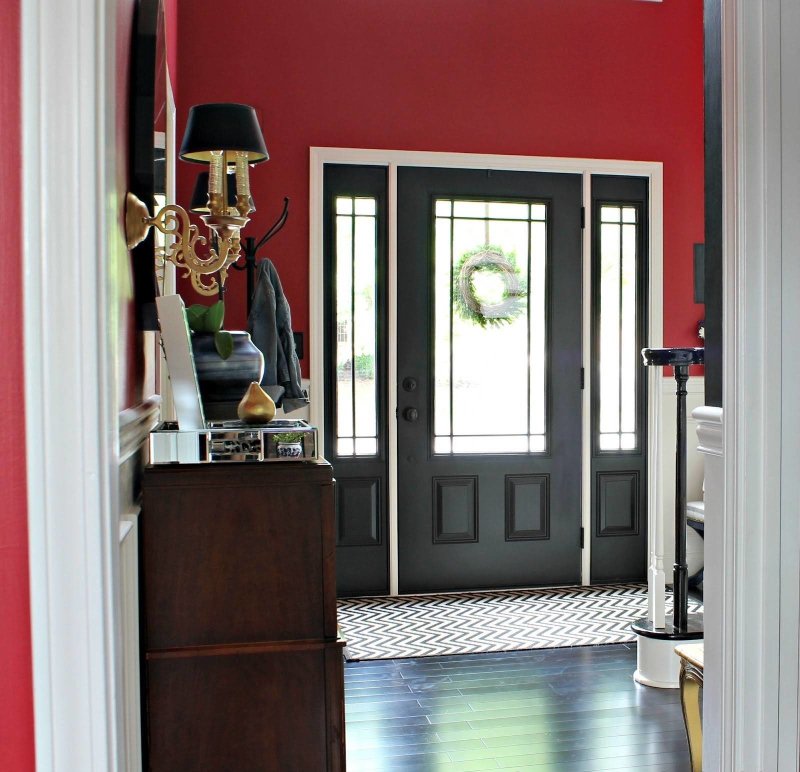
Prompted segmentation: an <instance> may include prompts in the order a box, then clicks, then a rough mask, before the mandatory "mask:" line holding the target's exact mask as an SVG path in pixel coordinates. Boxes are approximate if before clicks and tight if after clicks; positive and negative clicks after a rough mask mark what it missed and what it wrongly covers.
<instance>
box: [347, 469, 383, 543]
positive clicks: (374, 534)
mask: <svg viewBox="0 0 800 772" xmlns="http://www.w3.org/2000/svg"><path fill="white" fill-rule="evenodd" d="M337 490H338V495H337V497H336V498H337V501H336V504H337V506H336V538H337V541H336V544H337V546H339V547H368V546H376V545H378V544H380V543H381V528H380V511H381V506H380V490H381V485H380V479H379V478H377V477H374V478H372V479H363V480H358V479H356V480H352V479H351V480H339V481H337Z"/></svg>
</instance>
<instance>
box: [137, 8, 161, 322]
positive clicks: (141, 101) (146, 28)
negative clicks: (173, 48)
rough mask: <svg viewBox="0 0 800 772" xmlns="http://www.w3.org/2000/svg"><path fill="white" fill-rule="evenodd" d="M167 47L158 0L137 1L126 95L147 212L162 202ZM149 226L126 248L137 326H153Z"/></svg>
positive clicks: (154, 238)
mask: <svg viewBox="0 0 800 772" xmlns="http://www.w3.org/2000/svg"><path fill="white" fill-rule="evenodd" d="M166 54H167V49H166V30H165V25H164V8H163V5H162V0H138V2H137V4H136V10H135V13H134V19H133V43H132V50H131V97H130V118H129V125H130V145H129V147H130V168H129V187H130V190H131V192H132V193H133V194H134V195H136V196H137V197H138V198H139V199H141V200H142V201H144V203H145V204H147V207H148V209H149V210H150V212H151V214H152V213H154V212H155V211H157V210H158V209H159V208H160V207H162V206H163V205H164V203H165V202H166V166H167V164H166V147H167V56H166ZM159 236H160V234H158V232H157V231H156V229H155V228H151V229H150V232H149V233H148V234H147V238H146V239H145V240H144V241H143V242H142V243H141V244H139V245H137V246H136V247H134V248H133V249H132V250H131V261H132V270H133V291H134V305H135V315H136V327H137V329H139V330H157V329H158V317H157V314H156V306H155V299H156V295H157V294H158V285H157V278H156V277H157V265H156V249H157V247H158V246H159V243H158V238H159Z"/></svg>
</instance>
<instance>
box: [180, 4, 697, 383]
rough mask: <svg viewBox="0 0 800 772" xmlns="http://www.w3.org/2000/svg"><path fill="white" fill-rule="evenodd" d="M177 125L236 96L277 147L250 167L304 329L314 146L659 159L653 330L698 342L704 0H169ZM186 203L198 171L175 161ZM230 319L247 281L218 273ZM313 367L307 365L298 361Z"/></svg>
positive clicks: (260, 216) (236, 322)
mask: <svg viewBox="0 0 800 772" xmlns="http://www.w3.org/2000/svg"><path fill="white" fill-rule="evenodd" d="M179 17H180V29H181V45H180V50H179V52H178V53H179V56H178V72H179V78H180V99H179V102H178V136H179V137H180V136H182V132H183V128H184V125H185V121H186V115H187V111H188V108H189V106H190V105H192V104H195V103H198V102H214V101H241V102H246V103H248V104H252V105H254V106H255V107H256V108H257V109H258V111H259V113H260V116H261V119H262V125H263V129H264V134H265V137H266V140H267V146H268V148H269V150H270V154H271V156H272V158H271V160H270V161H269V162H268V163H266V164H263V165H261V166H258V167H256V168H255V169H254V170H253V174H252V180H253V194H254V197H255V199H256V201H257V205H258V212H257V213H256V214H255V215H254V217H253V222H252V223H251V225H249V226H248V231H249V232H250V233H252V234H254V235H260V234H261V233H262V232H264V231H265V230H266V228H267V226H268V225H269V223H270V222H271V221H272V219H273V218H274V217H275V216H276V215H277V214H278V212H279V209H280V204H281V200H282V197H283V196H285V195H288V196H290V197H291V199H292V214H291V218H290V221H289V224H288V226H287V227H286V229H285V230H284V231H283V232H282V233H281V234H280V235H279V236H278V237H277V238H276V239H275V240H274V241H273V242H272V244H271V245H270V248H269V249H268V250H267V252H266V254H267V255H268V256H269V257H271V258H272V259H273V261H274V262H275V264H276V265H277V267H278V270H279V271H280V274H281V279H282V280H283V284H284V288H285V289H286V292H287V296H288V297H289V300H290V302H291V305H292V310H293V320H294V326H295V329H297V330H307V329H308V168H309V167H308V163H309V152H308V149H309V147H310V146H313V145H320V146H342V147H365V148H396V149H408V150H441V151H460V152H470V153H509V154H518V155H543V156H583V157H595V158H618V159H634V160H647V161H662V162H663V163H664V199H665V204H664V295H665V298H664V341H665V343H667V344H670V345H697V343H698V340H697V338H696V335H695V331H696V325H697V321H698V320H699V319H700V318H701V317H702V313H703V311H702V306H697V305H695V304H694V302H693V293H692V244H693V243H695V242H700V241H702V240H703V124H702V119H703V80H702V78H703V72H702V2H701V0H683V2H664V3H646V2H636V1H635V0H603V1H602V2H598V1H597V0H435V2H431V0H403V2H401V3H390V2H375V0H337V2H335V3H332V2H330V0H304V1H303V2H293V3H275V2H267V3H265V2H263V0H238V2H237V3H235V4H232V5H229V6H228V7H226V13H225V22H224V23H225V28H226V29H227V30H233V29H235V30H238V31H240V32H241V33H242V36H241V37H240V38H238V39H237V41H238V42H237V43H236V44H233V45H232V46H231V48H230V52H229V54H228V55H227V56H225V57H220V56H216V55H213V54H212V53H210V48H209V47H210V46H213V41H214V39H215V38H214V35H215V31H216V30H217V29H218V26H219V23H220V21H219V5H218V3H216V2H215V1H214V0H194V1H193V2H192V3H182V4H181V5H180V7H179ZM179 167H180V169H179V177H178V179H179V199H180V201H182V202H184V203H185V202H186V200H187V199H188V197H189V195H190V193H191V186H192V183H193V180H194V175H195V174H196V171H197V167H194V166H193V165H189V164H185V163H180V164H179ZM229 287H230V289H229V292H228V298H229V301H230V302H229V319H228V326H229V327H238V326H240V325H242V324H243V323H244V313H243V310H242V309H243V302H244V301H243V298H244V292H243V287H244V281H243V278H242V276H241V275H239V274H236V275H234V277H233V278H232V279H231V280H230V283H229ZM304 364H305V369H306V371H307V365H308V362H307V361H306V362H305V363H304Z"/></svg>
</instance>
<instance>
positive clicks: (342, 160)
mask: <svg viewBox="0 0 800 772" xmlns="http://www.w3.org/2000/svg"><path fill="white" fill-rule="evenodd" d="M333 163H335V164H363V165H372V166H385V167H388V168H389V170H390V175H391V174H392V173H393V172H392V171H391V170H396V169H397V168H398V167H401V166H420V167H437V168H454V169H495V170H506V171H533V172H537V171H538V172H556V173H564V174H580V175H583V176H584V181H585V180H586V178H587V177H590V176H591V175H592V174H615V175H620V176H626V175H627V176H636V177H647V178H648V180H649V183H650V184H649V201H650V212H649V214H650V234H649V236H650V238H649V241H650V254H649V271H648V281H649V284H648V302H649V314H648V335H647V345H648V346H650V347H659V346H661V345H662V344H663V307H664V298H663V294H664V293H663V260H664V221H663V217H664V215H663V212H664V183H663V164H662V163H661V162H660V161H622V160H614V159H602V158H555V157H549V156H548V157H544V156H508V155H487V154H477V153H440V152H424V151H408V150H380V149H361V148H335V147H312V148H311V149H310V168H309V228H310V232H309V317H310V319H309V324H310V330H309V335H310V338H311V345H310V351H311V368H310V370H311V383H312V387H313V388H314V398H313V399H312V402H311V411H310V415H311V422H312V423H313V424H315V425H316V426H317V427H319V430H320V435H319V437H320V442H321V443H324V437H323V435H322V430H323V418H324V415H325V404H324V399H325V396H324V389H323V386H322V385H323V383H324V375H325V372H324V355H325V348H324V345H325V343H324V337H325V336H324V314H323V307H324V282H323V272H324V266H323V217H322V197H323V170H324V167H325V164H333ZM584 187H585V182H584ZM585 196H586V192H585V191H584V198H585ZM392 201H393V199H392V197H391V196H390V202H389V203H390V207H391V205H392ZM588 211H590V209H587V212H588ZM389 223H390V226H391V223H392V215H391V214H390V217H389ZM587 225H589V224H588V223H587ZM396 238H397V234H396V227H395V228H394V231H391V230H390V233H389V252H390V257H391V255H392V254H395V255H396V249H397V245H396ZM584 238H585V239H586V238H587V237H586V236H584ZM588 243H590V242H588V240H587V241H585V244H588ZM392 250H395V251H394V253H393V252H392ZM395 260H396V257H395ZM585 260H586V257H585V247H584V262H585ZM584 275H586V268H585V266H584ZM390 281H391V280H390ZM394 308H396V304H395V306H394ZM391 310H392V306H391V303H390V312H391ZM395 313H396V312H395ZM590 313H591V308H590V306H589V305H587V306H586V307H585V308H584V314H585V315H588V314H590ZM396 323H397V322H396V316H395V317H393V318H391V319H390V320H389V327H390V329H394V328H395V327H396ZM589 329H590V328H589V327H588V325H587V324H586V321H585V320H584V323H583V330H584V341H583V346H584V352H587V351H588V348H589V346H590V338H589V337H586V336H587V335H588V330H589ZM586 359H587V355H586V354H585V355H584V362H585V361H586ZM656 371H657V372H656ZM588 372H589V371H588V370H587V374H588ZM389 375H391V373H389ZM647 377H648V405H647V423H648V438H649V448H648V453H649V454H650V455H649V457H648V490H649V501H648V518H649V521H650V523H651V526H650V528H651V530H650V534H649V539H648V542H649V544H648V554H650V555H651V556H652V555H653V553H654V550H655V542H654V538H655V534H657V533H658V532H659V530H660V529H662V521H663V511H662V507H661V506H660V501H661V496H660V492H661V487H660V475H659V474H658V473H657V469H658V463H659V457H660V453H659V445H658V437H659V420H658V419H659V415H660V409H661V382H660V381H661V379H662V373H661V371H660V370H659V369H658V368H649V370H648V376H647ZM387 388H388V389H389V393H390V395H396V391H397V383H396V373H395V381H392V380H391V379H389V382H388V384H387ZM590 388H591V378H588V377H587V382H586V389H585V394H584V397H583V404H584V415H583V421H584V426H583V435H584V436H588V431H589V430H588V428H587V426H588V423H589V413H588V410H586V408H585V405H586V404H589V403H588V400H589V399H590V397H589V396H588V393H589V390H590ZM390 401H391V397H390ZM391 415H393V413H391V412H390V417H391ZM390 423H391V421H390ZM323 446H324V445H323ZM395 455H396V454H395ZM585 458H586V454H585V453H584V465H585V464H586V460H585ZM393 479H394V481H395V483H394V484H395V486H396V474H395V477H392V475H391V473H390V483H391V481H392V480H393ZM590 485H591V478H590V475H589V474H588V473H587V472H586V470H584V473H583V475H582V495H581V500H582V502H583V504H582V505H583V507H584V511H583V513H582V519H581V521H582V523H583V525H584V527H587V524H588V525H589V526H591V522H590V513H587V512H586V509H585V508H586V506H587V503H588V502H590V501H591V494H590V490H589V489H588V486H590ZM393 490H394V491H395V494H396V490H395V489H393V488H391V485H390V493H391V492H392V491H393ZM396 508H397V504H396V495H395V500H394V501H392V502H390V505H389V513H390V517H389V523H390V533H389V557H390V561H389V562H390V586H391V587H392V588H393V589H392V592H393V594H394V592H396V589H397V583H396V582H397V576H396V570H397V546H396V545H397V526H398V524H397V514H396V512H397V509H396ZM589 534H590V531H589V530H587V531H586V536H587V538H586V542H585V544H586V548H585V549H584V554H583V555H582V558H581V574H582V577H581V578H582V582H583V583H584V584H588V583H589V576H590V574H589V572H590V567H591V553H590V549H591V539H590V538H589ZM651 562H653V558H652V557H651ZM392 572H394V573H392ZM661 573H662V575H663V567H662V568H661ZM662 595H663V593H662Z"/></svg>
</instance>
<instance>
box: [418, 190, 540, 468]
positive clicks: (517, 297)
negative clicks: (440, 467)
mask: <svg viewBox="0 0 800 772" xmlns="http://www.w3.org/2000/svg"><path fill="white" fill-rule="evenodd" d="M434 229H435V231H434V232H435V237H434V265H433V273H434V292H433V295H434V309H433V310H434V362H433V376H434V384H433V393H434V400H433V402H434V420H433V425H434V437H433V451H434V453H543V452H546V451H547V445H548V443H547V428H546V427H547V414H546V404H547V393H546V392H547V388H546V371H547V368H546V361H547V356H546V355H547V328H546V306H547V297H546V285H547V281H546V276H547V205H546V204H543V203H538V202H537V203H535V204H531V203H529V202H512V201H488V200H484V201H474V200H470V201H464V200H455V199H441V198H440V199H437V200H436V201H435V202H434Z"/></svg>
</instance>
